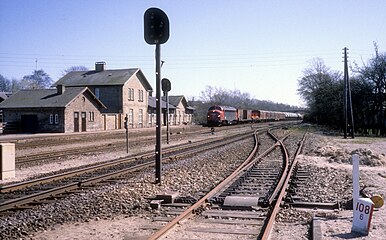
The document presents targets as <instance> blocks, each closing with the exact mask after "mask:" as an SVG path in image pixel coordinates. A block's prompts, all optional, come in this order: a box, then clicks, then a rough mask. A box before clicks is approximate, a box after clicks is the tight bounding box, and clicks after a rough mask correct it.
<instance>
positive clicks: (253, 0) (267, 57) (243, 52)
mask: <svg viewBox="0 0 386 240" xmlns="http://www.w3.org/2000/svg"><path fill="white" fill-rule="evenodd" d="M150 7H158V8H160V9H162V10H163V11H164V12H165V13H166V14H167V15H168V17H169V21H170V38H169V40H168V42H167V43H165V44H163V45H162V46H161V59H162V60H163V61H165V64H164V65H163V67H162V72H161V74H162V75H161V76H162V78H164V77H165V78H168V79H170V80H171V82H172V90H171V92H170V94H171V95H180V94H182V95H185V96H186V97H188V98H189V99H191V98H192V97H197V96H199V95H200V93H201V91H203V90H205V87H206V86H212V87H217V88H223V89H227V90H234V89H237V90H240V91H241V92H248V93H250V94H251V96H252V97H254V98H256V99H259V100H270V101H273V102H279V103H286V104H291V105H297V106H300V105H301V101H300V98H299V96H298V95H297V88H298V85H297V83H298V79H299V78H300V77H301V76H302V71H303V69H305V68H307V67H308V66H309V61H310V60H311V59H313V58H315V57H320V58H322V59H323V60H324V62H325V64H326V65H327V66H328V67H330V68H331V69H333V70H338V71H343V63H342V56H343V55H342V49H343V48H344V47H348V48H349V60H350V63H351V64H352V63H353V62H354V61H355V62H357V63H361V62H362V61H364V62H367V61H368V60H369V59H370V58H371V57H372V56H373V55H374V46H373V42H374V41H376V42H377V43H378V46H379V50H380V51H381V52H385V49H386V1H385V0H368V1H363V0H357V1H354V0H339V1H336V0H320V1H319V0H316V1H310V0H293V1H290V0H288V1H274V0H266V1H260V0H191V1H185V0H184V1H183V0H178V1H177V0H157V1H151V0H140V1H136V0H111V1H107V0H81V1H79V0H0V74H1V75H3V76H5V77H7V78H10V79H11V78H17V79H21V78H22V77H23V76H25V75H29V74H32V72H33V71H34V70H35V69H36V68H37V69H43V70H44V71H45V72H47V73H48V74H49V75H50V76H51V78H52V79H53V80H54V81H57V80H58V79H59V78H60V77H61V76H62V73H63V70H65V69H67V68H69V67H71V66H78V65H83V66H86V67H88V68H89V69H90V70H92V69H94V64H95V62H97V61H105V62H106V67H107V68H108V69H123V68H133V67H139V68H141V69H142V71H143V72H144V74H145V76H146V77H147V79H148V80H149V82H150V83H151V84H152V86H153V88H154V89H155V73H154V69H155V57H154V53H155V46H154V45H148V44H147V43H146V42H145V41H144V30H143V28H144V27H143V15H144V12H145V11H146V10H147V9H148V8H150Z"/></svg>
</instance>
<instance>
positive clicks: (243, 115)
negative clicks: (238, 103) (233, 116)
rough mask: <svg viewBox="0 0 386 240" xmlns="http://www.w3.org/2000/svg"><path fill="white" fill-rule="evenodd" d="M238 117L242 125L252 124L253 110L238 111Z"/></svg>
mask: <svg viewBox="0 0 386 240" xmlns="http://www.w3.org/2000/svg"><path fill="white" fill-rule="evenodd" d="M237 115H238V121H239V122H240V123H247V122H252V110H249V109H237Z"/></svg>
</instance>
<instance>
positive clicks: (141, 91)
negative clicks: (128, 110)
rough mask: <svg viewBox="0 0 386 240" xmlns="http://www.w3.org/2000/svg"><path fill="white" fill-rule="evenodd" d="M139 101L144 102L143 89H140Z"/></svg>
mask: <svg viewBox="0 0 386 240" xmlns="http://www.w3.org/2000/svg"><path fill="white" fill-rule="evenodd" d="M138 102H143V90H141V89H139V90H138Z"/></svg>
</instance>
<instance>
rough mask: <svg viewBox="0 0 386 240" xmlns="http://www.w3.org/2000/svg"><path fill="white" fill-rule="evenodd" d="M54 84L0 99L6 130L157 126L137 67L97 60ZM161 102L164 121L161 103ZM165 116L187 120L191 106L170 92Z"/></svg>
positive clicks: (149, 95)
mask: <svg viewBox="0 0 386 240" xmlns="http://www.w3.org/2000/svg"><path fill="white" fill-rule="evenodd" d="M53 86H54V87H56V89H40V90H21V91H19V92H17V93H15V94H14V95H12V96H11V97H10V98H9V99H7V100H6V101H4V102H3V103H0V109H2V110H3V111H4V113H3V115H4V122H6V123H7V124H8V126H9V127H8V129H12V128H14V129H17V128H18V129H19V132H82V131H103V130H113V129H122V128H124V122H125V119H126V117H127V121H128V127H129V128H145V127H155V125H156V124H155V122H156V117H155V116H156V115H155V98H154V97H152V92H153V89H152V87H151V85H150V83H149V82H148V80H147V79H146V77H145V75H144V74H143V72H142V71H141V69H140V68H129V69H116V70H107V69H106V64H105V63H104V62H97V63H95V70H91V71H72V72H69V73H67V74H66V75H65V76H63V77H62V78H60V79H59V80H58V81H57V82H55V83H54V85H53ZM82 101H83V102H82ZM162 102H164V101H162ZM162 102H161V103H162ZM59 103H60V104H59ZM162 105H163V107H162V108H163V111H162V113H163V116H162V117H161V119H164V121H163V123H165V116H166V115H165V114H166V103H162ZM169 114H170V115H169V119H170V121H169V122H170V125H181V124H191V123H192V114H193V108H191V107H189V106H188V102H187V101H186V99H185V97H184V96H170V97H169ZM11 125H15V126H14V127H10V126H11ZM5 129H6V127H4V130H5ZM5 132H6V131H5Z"/></svg>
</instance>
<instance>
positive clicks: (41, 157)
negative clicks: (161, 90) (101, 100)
mask: <svg viewBox="0 0 386 240" xmlns="http://www.w3.org/2000/svg"><path fill="white" fill-rule="evenodd" d="M230 129H236V130H238V131H245V130H243V129H248V127H246V126H245V125H242V126H240V125H238V126H232V127H231V128H230ZM259 129H262V128H259ZM226 130H227V131H229V128H223V129H217V131H216V132H222V131H226ZM178 133H180V132H178ZM203 133H208V129H201V130H199V131H197V130H196V131H186V132H184V133H181V137H186V138H189V136H193V135H197V134H203ZM110 135H111V134H109V135H108V136H110ZM121 135H122V134H121ZM153 135H154V134H153ZM153 135H148V134H145V135H144V136H137V137H136V138H135V139H134V140H133V139H132V140H130V143H129V144H130V146H131V147H133V145H134V144H135V145H138V144H146V143H148V142H154V141H155V136H153ZM178 135H179V134H178ZM114 136H117V137H116V138H111V136H110V139H111V142H110V141H108V143H104V144H98V145H95V144H91V145H89V146H82V145H81V144H80V145H77V146H74V147H71V148H67V149H64V150H57V151H52V150H49V151H45V152H40V153H37V154H27V155H24V156H18V157H16V160H15V162H16V165H17V166H18V167H20V166H24V165H30V164H33V163H35V162H37V163H42V162H48V161H50V162H51V161H55V160H60V159H61V158H63V157H68V156H72V155H79V154H87V153H96V152H104V151H111V150H113V149H114V150H123V149H125V148H126V141H125V140H122V139H124V137H123V135H122V136H121V137H120V138H118V137H119V136H120V132H119V133H116V135H114ZM60 139H62V138H60ZM77 139H78V137H77ZM78 140H79V139H78ZM61 141H62V140H60V141H59V142H61ZM51 142H52V143H51V144H52V145H51V146H54V144H55V143H56V145H57V144H58V140H56V141H54V140H53V141H51ZM25 144H26V143H24V144H21V145H16V146H17V148H18V149H21V148H27V147H35V146H36V144H38V143H28V144H27V145H25ZM30 144H32V145H30Z"/></svg>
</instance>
